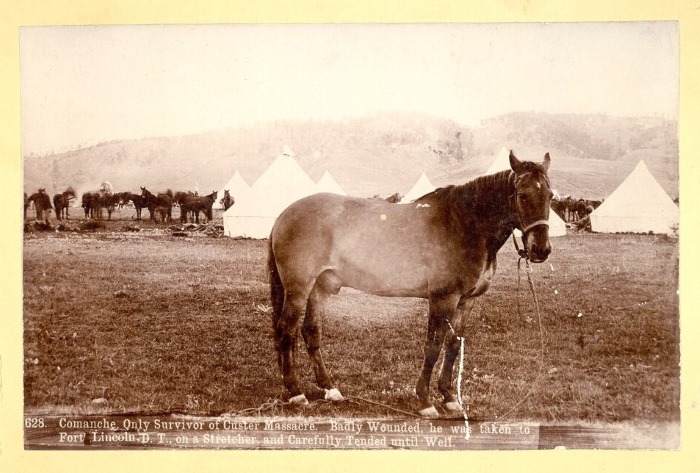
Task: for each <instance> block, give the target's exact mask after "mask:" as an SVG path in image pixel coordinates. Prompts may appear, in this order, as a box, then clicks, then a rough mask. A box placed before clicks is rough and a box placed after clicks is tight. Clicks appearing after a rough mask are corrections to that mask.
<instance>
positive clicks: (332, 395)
mask: <svg viewBox="0 0 700 473" xmlns="http://www.w3.org/2000/svg"><path fill="white" fill-rule="evenodd" d="M325 391H326V395H325V399H326V400H327V401H344V400H345V398H344V397H343V395H342V394H340V391H338V390H337V389H336V388H332V389H326V390H325Z"/></svg>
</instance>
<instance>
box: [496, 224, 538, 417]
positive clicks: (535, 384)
mask: <svg viewBox="0 0 700 473" xmlns="http://www.w3.org/2000/svg"><path fill="white" fill-rule="evenodd" d="M513 241H514V242H515V237H513ZM515 247H516V248H518V244H517V243H516V244H515ZM520 251H525V250H519V249H518V254H520ZM523 259H524V260H525V274H527V282H528V285H529V286H530V292H531V293H532V298H533V300H534V301H535V311H536V313H537V326H538V328H539V332H540V360H539V361H540V363H539V364H540V367H539V372H538V374H537V378H535V381H534V382H533V383H532V385H531V386H530V389H529V390H528V391H527V393H525V395H524V396H523V397H522V398H521V399H520V400H519V401H518V402H517V403H515V405H514V406H513V407H511V408H510V409H509V410H508V411H506V412H505V413H503V414H501V415H500V416H495V418H496V419H499V418H504V417H506V416H508V415H510V414H511V413H512V412H513V411H515V410H516V409H517V408H518V407H520V405H521V404H522V403H523V402H524V401H525V399H527V398H528V397H529V396H530V394H532V393H533V391H534V390H535V388H536V387H538V385H539V384H540V381H541V379H542V376H543V375H544V352H545V347H544V332H543V331H542V316H541V314H540V303H539V301H538V300H537V293H536V291H535V282H534V281H533V280H532V267H530V261H529V260H528V258H527V252H525V256H522V255H521V256H520V258H518V316H519V317H520V318H521V319H522V315H521V314H520V304H519V302H520V298H519V297H520V261H521V260H523Z"/></svg>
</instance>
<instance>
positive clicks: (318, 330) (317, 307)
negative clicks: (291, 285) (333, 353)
mask: <svg viewBox="0 0 700 473" xmlns="http://www.w3.org/2000/svg"><path fill="white" fill-rule="evenodd" d="M329 296H330V294H329V293H328V292H326V291H325V290H324V289H323V288H322V287H321V286H320V285H319V284H316V286H314V289H313V290H312V291H311V295H310V297H309V301H308V304H307V306H306V316H305V317H304V323H303V325H302V327H301V334H302V335H303V337H304V342H305V343H306V350H307V351H308V353H309V357H310V358H311V365H312V366H313V369H314V374H315V375H316V384H318V386H319V387H320V388H321V389H323V390H325V392H326V396H325V397H326V399H329V400H331V401H342V400H343V396H342V395H341V394H340V391H338V389H336V388H335V387H333V381H331V378H330V376H329V375H328V371H327V370H326V365H325V363H324V362H323V357H322V356H321V335H322V323H323V316H324V311H325V306H326V301H327V300H328V297H329Z"/></svg>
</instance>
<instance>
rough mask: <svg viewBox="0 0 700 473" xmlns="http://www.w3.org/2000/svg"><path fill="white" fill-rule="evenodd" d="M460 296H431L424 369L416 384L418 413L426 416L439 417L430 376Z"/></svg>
mask: <svg viewBox="0 0 700 473" xmlns="http://www.w3.org/2000/svg"><path fill="white" fill-rule="evenodd" d="M458 300H459V296H452V295H450V296H447V297H439V298H431V299H430V304H429V308H428V334H427V338H426V342H425V354H424V358H423V370H422V371H421V375H420V377H419V378H418V384H417V385H416V395H417V396H418V401H419V402H420V409H419V411H418V413H419V414H420V415H422V416H424V417H437V415H438V412H437V410H436V409H435V406H434V405H433V403H432V402H431V401H430V378H431V376H432V374H433V367H434V366H435V363H436V362H437V359H438V357H439V356H440V350H441V349H442V344H443V342H444V340H445V334H446V333H447V330H448V327H449V324H448V321H449V320H452V317H453V314H454V312H455V309H456V306H457V302H458Z"/></svg>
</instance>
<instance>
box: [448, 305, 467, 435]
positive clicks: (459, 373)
mask: <svg viewBox="0 0 700 473" xmlns="http://www.w3.org/2000/svg"><path fill="white" fill-rule="evenodd" d="M445 320H446V322H447V326H448V327H450V330H451V331H452V334H453V335H454V336H455V337H457V340H459V371H457V404H458V405H459V408H460V410H461V411H462V417H463V418H464V427H465V429H464V440H469V435H470V431H469V418H468V417H467V410H466V408H465V407H464V403H463V402H462V373H463V372H464V337H461V336H459V335H457V332H455V329H454V328H452V324H451V323H450V321H449V320H447V319H445Z"/></svg>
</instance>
